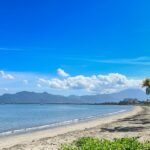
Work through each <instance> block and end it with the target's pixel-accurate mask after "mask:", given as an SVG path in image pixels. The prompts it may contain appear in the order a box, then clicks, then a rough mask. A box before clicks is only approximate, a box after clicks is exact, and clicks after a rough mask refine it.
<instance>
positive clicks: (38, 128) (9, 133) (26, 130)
mask: <svg viewBox="0 0 150 150" xmlns="http://www.w3.org/2000/svg"><path fill="white" fill-rule="evenodd" d="M134 107H135V106H132V108H129V109H122V110H119V111H116V112H111V113H106V114H96V115H92V116H88V117H86V118H79V119H78V118H76V119H73V120H66V121H62V122H56V123H52V124H45V125H39V126H33V127H29V128H22V129H15V130H9V131H4V132H1V133H0V139H1V138H3V137H9V136H14V135H20V134H27V133H30V132H31V133H33V132H37V131H43V130H48V129H53V128H58V127H63V126H66V125H74V124H78V123H82V122H87V121H92V120H95V119H99V118H101V119H102V118H105V117H108V116H113V115H117V114H121V113H125V112H129V111H132V110H133V109H134Z"/></svg>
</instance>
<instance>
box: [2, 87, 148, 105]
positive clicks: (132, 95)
mask: <svg viewBox="0 0 150 150" xmlns="http://www.w3.org/2000/svg"><path fill="white" fill-rule="evenodd" d="M146 99H147V96H146V94H145V92H144V91H142V90H140V89H126V90H123V91H121V92H118V93H112V94H97V95H84V96H76V95H70V96H62V95H53V94H49V93H47V92H43V93H36V92H27V91H22V92H18V93H16V94H3V95H1V96H0V104H111V105H112V104H120V105H124V104H139V103H142V101H145V100H146Z"/></svg>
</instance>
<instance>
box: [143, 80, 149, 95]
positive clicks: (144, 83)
mask: <svg viewBox="0 0 150 150" xmlns="http://www.w3.org/2000/svg"><path fill="white" fill-rule="evenodd" d="M142 86H143V87H146V94H147V95H149V94H150V78H147V79H145V80H144V81H143V83H142Z"/></svg>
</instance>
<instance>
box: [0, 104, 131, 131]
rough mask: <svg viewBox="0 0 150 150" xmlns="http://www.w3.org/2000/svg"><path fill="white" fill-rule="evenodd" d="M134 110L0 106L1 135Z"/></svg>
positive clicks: (64, 106)
mask: <svg viewBox="0 0 150 150" xmlns="http://www.w3.org/2000/svg"><path fill="white" fill-rule="evenodd" d="M132 108H133V107H132V106H110V105H108V106H107V105H69V104H47V105H35V104H26V105H23V104H19V105H0V133H4V132H5V133H9V132H12V131H14V132H15V131H16V130H18V131H19V130H20V129H31V128H32V127H39V126H43V127H46V126H45V125H52V126H55V125H61V123H62V124H65V123H70V122H75V121H79V120H82V119H83V120H84V119H87V118H90V117H96V116H104V115H110V114H113V113H119V112H123V111H128V110H131V109H132ZM47 127H48V126H47ZM34 129H35V128H34Z"/></svg>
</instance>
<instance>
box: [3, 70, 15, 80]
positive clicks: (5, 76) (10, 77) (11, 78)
mask: <svg viewBox="0 0 150 150" xmlns="http://www.w3.org/2000/svg"><path fill="white" fill-rule="evenodd" d="M0 77H1V78H4V79H8V80H13V79H14V76H12V75H11V74H7V73H5V72H4V71H3V70H1V71H0Z"/></svg>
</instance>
